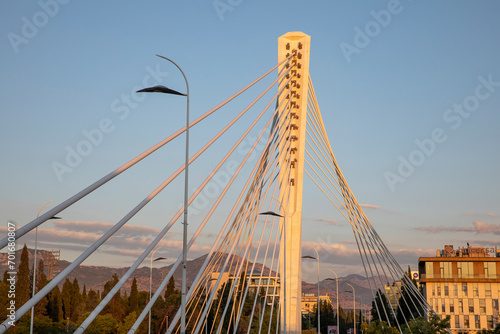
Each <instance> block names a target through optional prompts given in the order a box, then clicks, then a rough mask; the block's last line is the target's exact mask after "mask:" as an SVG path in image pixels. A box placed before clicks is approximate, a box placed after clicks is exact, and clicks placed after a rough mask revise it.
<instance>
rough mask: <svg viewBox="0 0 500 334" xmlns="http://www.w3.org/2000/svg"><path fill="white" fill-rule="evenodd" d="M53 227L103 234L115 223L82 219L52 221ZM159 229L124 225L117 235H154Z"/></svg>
mask: <svg viewBox="0 0 500 334" xmlns="http://www.w3.org/2000/svg"><path fill="white" fill-rule="evenodd" d="M52 224H53V225H54V227H55V228H56V229H59V230H67V231H75V232H87V233H93V234H103V233H105V232H106V231H108V230H109V229H110V228H112V227H113V226H114V225H115V224H113V223H104V222H82V221H64V220H63V221H54V222H52ZM160 231H161V230H160V229H158V228H154V227H149V226H142V225H124V226H122V227H121V228H120V230H119V231H118V232H117V233H118V234H119V235H127V236H156V235H158V233H160Z"/></svg>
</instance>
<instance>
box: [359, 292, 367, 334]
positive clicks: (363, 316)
mask: <svg viewBox="0 0 500 334" xmlns="http://www.w3.org/2000/svg"><path fill="white" fill-rule="evenodd" d="M358 298H359V300H361V303H360V305H361V306H360V309H361V318H360V319H359V325H360V326H361V320H363V318H366V316H365V306H364V305H363V298H361V297H358ZM365 320H366V319H365ZM361 332H362V333H364V332H363V331H361Z"/></svg>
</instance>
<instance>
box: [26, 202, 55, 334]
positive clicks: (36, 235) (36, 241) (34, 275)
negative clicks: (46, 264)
mask: <svg viewBox="0 0 500 334" xmlns="http://www.w3.org/2000/svg"><path fill="white" fill-rule="evenodd" d="M53 201H54V200H50V201H48V202H47V203H45V204H44V205H42V207H41V208H40V210H38V214H37V215H36V217H37V218H38V217H39V216H40V212H42V209H43V207H44V206H46V205H47V204H49V203H50V202H53ZM49 219H61V218H60V217H52V218H49ZM47 220H48V219H47ZM37 246H38V226H37V227H36V228H35V256H34V257H33V293H32V294H31V298H33V297H35V287H36V252H37ZM34 319H35V306H34V305H33V307H32V308H31V323H30V334H33V321H34Z"/></svg>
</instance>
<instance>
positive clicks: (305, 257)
mask: <svg viewBox="0 0 500 334" xmlns="http://www.w3.org/2000/svg"><path fill="white" fill-rule="evenodd" d="M311 248H312V249H314V251H315V252H316V256H317V257H314V256H310V255H306V256H302V258H303V259H313V260H316V262H317V263H318V334H321V327H320V318H321V315H320V299H319V253H318V251H317V250H316V248H314V247H312V246H311Z"/></svg>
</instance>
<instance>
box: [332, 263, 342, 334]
mask: <svg viewBox="0 0 500 334" xmlns="http://www.w3.org/2000/svg"><path fill="white" fill-rule="evenodd" d="M330 271H331V272H332V273H333V274H334V275H335V279H331V280H334V281H336V282H337V333H336V334H338V333H339V331H340V327H339V326H340V325H339V277H338V276H337V273H336V272H335V271H333V270H331V269H330Z"/></svg>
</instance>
